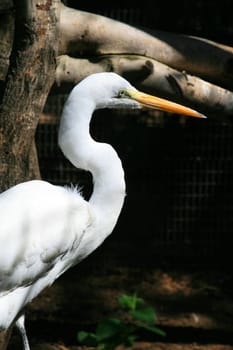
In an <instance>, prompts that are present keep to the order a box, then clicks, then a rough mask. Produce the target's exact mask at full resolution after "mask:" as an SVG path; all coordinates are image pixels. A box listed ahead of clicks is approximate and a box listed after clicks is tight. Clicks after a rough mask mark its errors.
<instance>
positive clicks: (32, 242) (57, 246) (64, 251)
mask: <svg viewBox="0 0 233 350" xmlns="http://www.w3.org/2000/svg"><path fill="white" fill-rule="evenodd" d="M0 223H1V225H0V247H1V255H0V328H1V326H2V328H3V327H4V322H5V321H6V323H7V322H9V320H10V319H11V318H12V317H13V316H14V315H13V314H14V311H12V310H11V311H10V310H8V306H7V305H10V307H11V309H13V310H16V311H15V312H17V310H20V309H21V308H22V307H23V305H22V303H25V304H26V303H27V302H28V301H30V300H31V299H33V298H34V297H35V296H36V295H37V294H38V293H39V292H40V291H41V290H42V289H43V288H45V287H46V286H47V285H49V284H51V283H53V282H54V280H55V279H56V278H57V277H58V276H59V275H60V274H61V273H62V272H63V271H65V270H66V269H67V268H68V267H69V266H70V265H72V264H73V263H75V259H77V254H78V247H79V244H80V242H81V240H82V238H83V236H84V234H85V230H86V229H87V227H89V226H90V225H91V216H90V211H89V204H88V202H86V201H85V200H84V199H83V198H82V196H81V195H80V194H79V193H78V192H77V191H76V190H75V189H67V188H63V187H60V186H53V185H51V184H49V183H47V182H44V181H36V180H35V181H29V182H25V183H22V184H20V185H17V186H14V187H13V188H11V189H10V190H8V191H6V192H4V193H2V194H1V195H0ZM72 259H73V261H72ZM6 308H7V310H6ZM9 313H10V316H9V317H8V316H7V314H9ZM15 316H16V315H15ZM5 319H6V320H5Z"/></svg>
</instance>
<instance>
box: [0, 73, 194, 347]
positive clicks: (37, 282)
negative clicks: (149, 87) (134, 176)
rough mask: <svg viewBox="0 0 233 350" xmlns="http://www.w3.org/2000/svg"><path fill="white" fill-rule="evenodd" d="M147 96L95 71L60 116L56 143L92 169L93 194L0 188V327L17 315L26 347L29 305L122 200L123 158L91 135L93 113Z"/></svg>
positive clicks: (87, 245) (112, 220)
mask: <svg viewBox="0 0 233 350" xmlns="http://www.w3.org/2000/svg"><path fill="white" fill-rule="evenodd" d="M137 93H138V94H139V98H138V101H139V102H137V101H135V100H137V97H138V96H137ZM131 94H132V95H131ZM148 98H149V103H148V105H150V107H153V103H154V107H156V102H155V101H154V102H153V97H151V96H149V97H148V96H147V95H143V94H140V93H139V92H137V90H136V89H135V88H134V87H133V86H132V85H131V84H130V83H128V82H127V81H126V80H125V79H123V78H122V77H120V76H118V75H116V74H115V73H97V74H93V75H91V76H89V77H88V78H86V79H84V80H83V81H82V82H81V83H80V84H78V85H77V86H76V87H74V89H73V90H72V92H71V93H70V95H69V97H68V99H67V102H66V104H65V106H64V110H63V113H62V117H61V121H60V129H59V145H60V147H61V149H62V151H63V153H64V155H65V156H66V157H67V158H68V159H69V160H70V161H71V162H72V163H73V164H74V166H76V167H78V168H82V169H85V170H89V171H90V172H91V173H92V175H93V182H94V190H93V194H92V196H91V198H90V200H89V201H88V202H87V201H85V200H84V198H83V197H82V196H81V194H80V193H79V192H78V190H76V189H75V188H73V189H71V188H66V187H60V186H54V185H52V184H49V183H47V182H45V181H40V180H34V181H29V182H25V183H21V184H19V185H16V186H14V187H12V188H11V189H9V190H7V191H5V192H4V193H2V194H1V195H0V329H7V328H8V327H9V326H10V325H12V324H13V323H15V322H16V325H17V326H18V328H19V330H20V332H21V334H22V337H23V344H24V349H25V350H28V349H29V345H28V341H27V337H26V333H25V329H24V316H23V312H24V308H25V306H26V305H27V304H28V303H29V302H30V301H31V300H32V299H33V298H35V297H36V296H37V295H38V294H39V293H40V292H41V291H42V290H43V289H44V288H45V287H47V286H49V285H51V284H52V283H53V282H54V281H55V280H56V279H57V278H58V277H59V276H60V275H61V274H62V273H63V272H65V271H66V270H67V269H68V268H69V267H71V266H72V265H74V264H77V263H78V262H79V261H81V260H82V259H84V258H85V257H86V256H87V255H88V254H90V253H91V252H92V251H93V250H95V249H96V248H97V247H98V246H99V245H100V244H101V243H102V242H103V241H104V239H105V238H106V237H107V236H108V235H109V234H110V233H111V232H112V230H113V228H114V226H115V224H116V222H117V219H118V216H119V214H120V211H121V208H122V205H123V201H124V196H125V181H124V172H123V169H122V165H121V161H120V159H119V158H118V156H117V154H116V152H115V150H114V149H113V148H112V147H111V146H110V145H108V144H104V143H98V142H96V141H94V140H93V139H92V138H91V136H90V133H89V124H90V120H91V116H92V114H93V112H94V110H95V109H98V108H105V107H109V108H122V107H124V108H140V107H141V103H142V104H144V105H146V104H147V102H148ZM175 106H176V108H177V105H175ZM169 108H170V110H171V107H169ZM183 108H184V109H185V107H183ZM159 109H161V105H160V106H159ZM164 109H166V107H164ZM187 110H189V109H186V114H188V112H187ZM189 111H192V110H189ZM192 113H194V114H195V113H196V115H193V114H191V112H190V113H189V114H191V115H193V116H199V117H200V114H199V113H197V112H195V111H192ZM17 320H18V321H17Z"/></svg>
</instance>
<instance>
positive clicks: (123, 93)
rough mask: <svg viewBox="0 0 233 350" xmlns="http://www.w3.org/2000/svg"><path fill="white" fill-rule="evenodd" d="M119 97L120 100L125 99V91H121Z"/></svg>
mask: <svg viewBox="0 0 233 350" xmlns="http://www.w3.org/2000/svg"><path fill="white" fill-rule="evenodd" d="M117 97H118V98H122V97H125V91H124V90H121V91H119V92H118V95H117Z"/></svg>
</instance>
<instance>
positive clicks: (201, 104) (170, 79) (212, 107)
mask: <svg viewBox="0 0 233 350" xmlns="http://www.w3.org/2000/svg"><path fill="white" fill-rule="evenodd" d="M106 71H114V72H116V73H118V74H120V75H122V76H124V77H126V78H127V79H129V80H130V81H131V82H133V84H134V85H135V86H136V87H137V88H139V89H142V90H144V91H147V92H150V93H152V94H156V95H159V96H162V97H166V98H170V99H172V100H174V101H176V102H182V103H183V104H185V103H186V104H187V105H189V106H191V107H194V108H197V109H199V110H200V111H202V112H203V113H206V114H208V115H209V114H210V113H211V114H215V113H216V112H218V111H221V115H222V114H225V115H232V113H233V93H232V92H231V91H228V90H225V89H223V88H221V87H219V86H216V85H213V84H210V83H208V82H206V81H204V80H202V79H200V78H197V77H195V76H192V75H188V74H186V73H181V72H179V71H177V70H175V69H172V68H170V67H168V66H166V65H164V64H162V63H159V62H157V61H155V60H153V59H148V58H145V57H143V56H136V55H131V56H130V55H127V56H125V55H104V56H99V57H98V59H95V60H93V59H92V60H91V59H90V60H88V59H75V58H71V57H69V56H67V55H62V56H60V57H59V58H58V59H57V69H56V82H57V84H58V85H59V84H60V83H61V82H62V83H69V84H76V83H78V82H79V81H80V80H82V79H83V78H84V77H85V76H87V75H89V74H92V73H95V72H106Z"/></svg>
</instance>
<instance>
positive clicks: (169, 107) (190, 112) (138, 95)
mask: <svg viewBox="0 0 233 350" xmlns="http://www.w3.org/2000/svg"><path fill="white" fill-rule="evenodd" d="M124 93H125V96H127V97H128V98H132V99H133V100H135V101H137V102H139V103H140V104H141V105H142V106H145V107H149V108H152V109H158V110H160V111H164V112H170V113H177V114H183V115H186V116H190V117H196V118H206V116H204V115H203V114H201V113H199V112H197V111H195V110H194V109H191V108H188V107H185V106H182V105H180V104H178V103H175V102H171V101H168V100H165V99H164V98H159V97H155V96H152V95H148V94H145V93H143V92H140V91H138V90H125V91H124Z"/></svg>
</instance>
